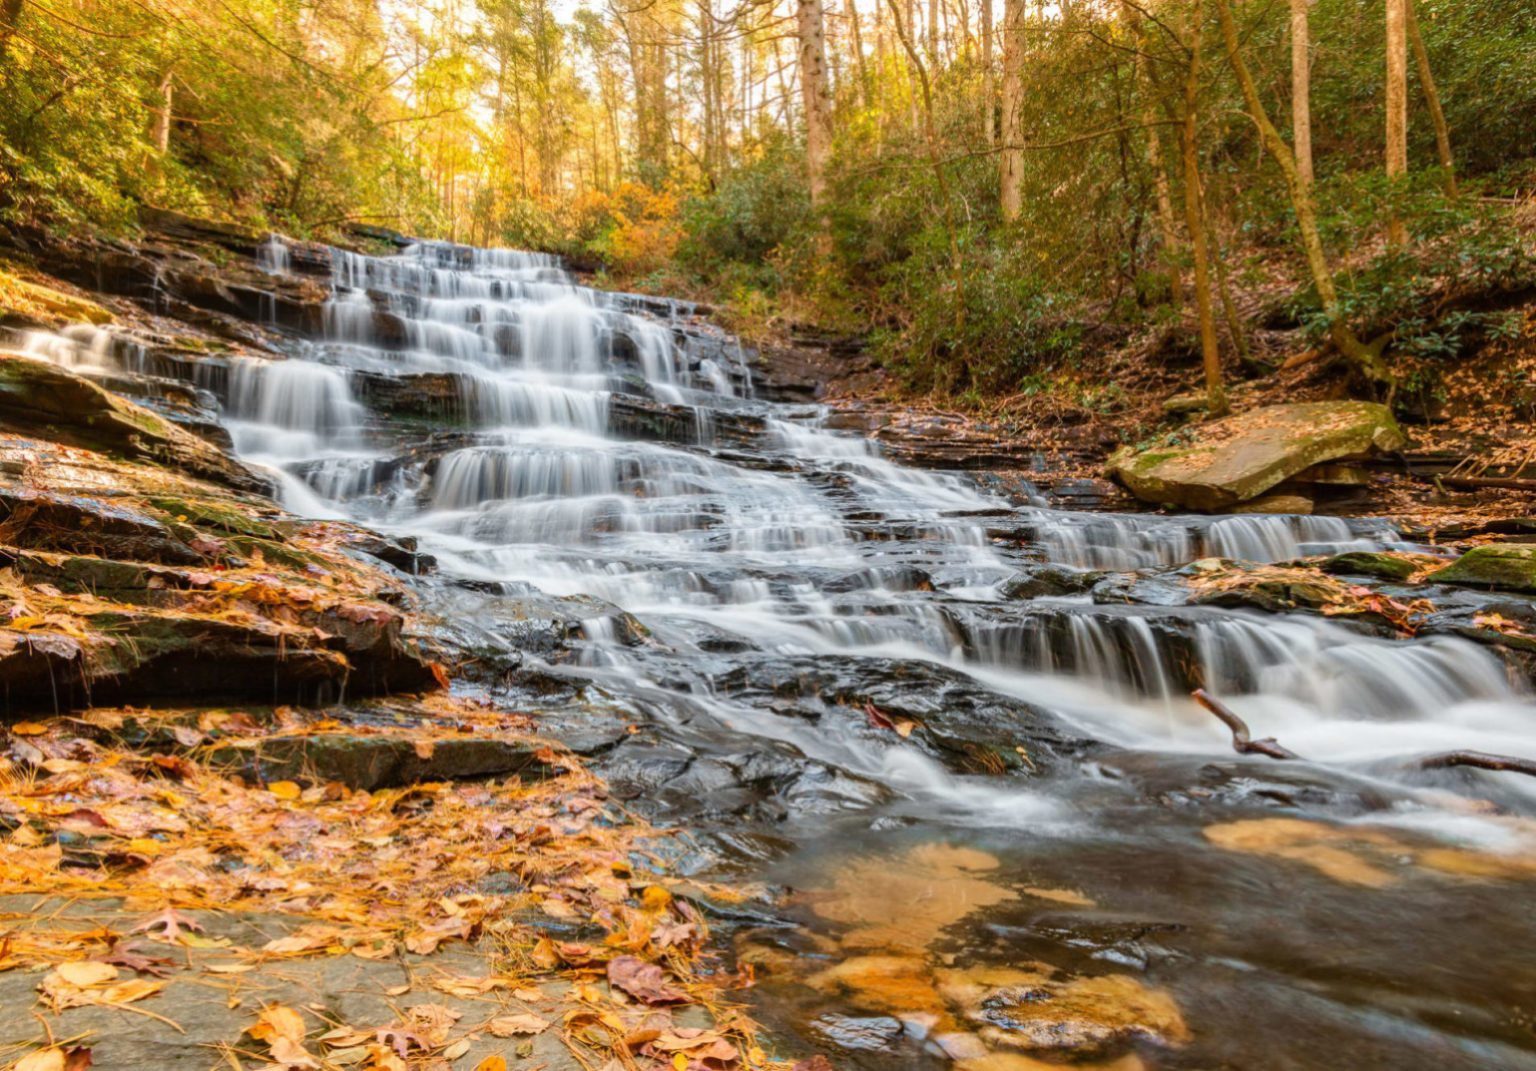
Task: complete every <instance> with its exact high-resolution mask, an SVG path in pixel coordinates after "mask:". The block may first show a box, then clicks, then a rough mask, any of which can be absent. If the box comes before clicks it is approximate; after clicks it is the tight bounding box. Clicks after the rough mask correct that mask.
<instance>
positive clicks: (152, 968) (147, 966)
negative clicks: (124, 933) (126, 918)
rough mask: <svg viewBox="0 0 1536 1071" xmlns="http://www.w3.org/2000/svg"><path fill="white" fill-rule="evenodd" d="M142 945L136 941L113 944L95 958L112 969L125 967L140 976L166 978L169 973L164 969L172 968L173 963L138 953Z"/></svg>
mask: <svg viewBox="0 0 1536 1071" xmlns="http://www.w3.org/2000/svg"><path fill="white" fill-rule="evenodd" d="M142 947H143V945H141V944H139V942H137V941H130V942H128V943H127V944H121V943H120V944H115V945H113V946H112V948H111V949H110V950H109V951H106V952H103V953H102V954H101V955H99V956H97V957H95V959H96V961H97V962H99V963H110V964H112V965H113V966H114V967H127V968H128V969H129V970H130V971H138V972H139V973H140V974H150V975H154V976H155V977H156V978H168V977H170V972H169V971H167V970H166V969H165V968H166V967H169V966H174V964H175V961H174V960H169V959H166V958H165V957H164V956H147V955H145V954H144V953H142V952H140V951H138V949H140V948H142Z"/></svg>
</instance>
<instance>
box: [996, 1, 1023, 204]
mask: <svg viewBox="0 0 1536 1071" xmlns="http://www.w3.org/2000/svg"><path fill="white" fill-rule="evenodd" d="M1026 3H1027V0H1004V4H1003V122H1002V129H1001V130H1000V131H999V138H1000V140H1001V141H1002V143H1003V147H1002V152H1000V153H999V154H998V157H997V169H998V184H999V186H1000V187H1001V191H1002V192H1001V197H1000V204H1001V207H1002V212H1003V218H1004V219H1005V220H1008V221H1009V222H1010V223H1011V222H1012V221H1014V220H1016V219H1018V218H1019V212H1020V211H1022V209H1023V207H1024V204H1023V200H1022V197H1023V185H1024V130H1023V127H1024V17H1025V12H1026Z"/></svg>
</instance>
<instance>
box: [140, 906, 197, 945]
mask: <svg viewBox="0 0 1536 1071" xmlns="http://www.w3.org/2000/svg"><path fill="white" fill-rule="evenodd" d="M157 929H158V930H160V933H159V934H158V935H156V934H155V932H154V931H155V930H157ZM202 929H204V926H203V924H202V923H201V922H198V921H197V920H196V919H194V918H190V917H189V916H187V915H183V914H182V913H181V912H180V911H177V910H176V909H175V908H174V907H171V906H170V905H169V904H167V905H166V906H165V909H164V910H163V911H157V912H156V913H155V914H153V915H150V916H148V917H146V918H143V919H140V920H139V922H138V924H137V925H136V926H134V928H133V929H132V930H131V931H130V932H132V933H147V934H149V935H150V937H152V938H153V937H156V936H159V937H160V938H162V939H164V940H166V941H175V940H177V939H178V938H180V937H181V936H182V935H183V932H184V931H187V932H190V931H193V930H198V931H201V930H202Z"/></svg>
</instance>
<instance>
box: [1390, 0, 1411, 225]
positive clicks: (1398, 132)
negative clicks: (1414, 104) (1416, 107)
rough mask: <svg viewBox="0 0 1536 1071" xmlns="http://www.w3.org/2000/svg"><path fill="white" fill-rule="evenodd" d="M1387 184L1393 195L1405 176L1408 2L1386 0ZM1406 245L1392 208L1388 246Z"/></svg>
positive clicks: (1400, 222) (1395, 213) (1401, 218)
mask: <svg viewBox="0 0 1536 1071" xmlns="http://www.w3.org/2000/svg"><path fill="white" fill-rule="evenodd" d="M1386 12H1387V91H1386V100H1387V152H1386V156H1387V182H1388V183H1389V184H1390V185H1392V186H1393V187H1394V190H1393V192H1394V194H1395V193H1396V192H1397V189H1396V188H1397V187H1399V186H1400V184H1401V183H1402V181H1403V179H1404V178H1405V177H1406V176H1407V174H1408V0H1387V3H1386ZM1407 243H1408V232H1407V230H1406V229H1405V228H1404V227H1403V217H1402V215H1401V214H1400V213H1399V212H1398V211H1397V209H1396V208H1395V207H1394V208H1393V209H1392V211H1391V214H1390V215H1389V216H1388V218H1387V244H1388V245H1390V246H1392V247H1393V248H1394V249H1401V248H1403V246H1405V245H1406V244H1407Z"/></svg>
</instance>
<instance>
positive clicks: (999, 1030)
mask: <svg viewBox="0 0 1536 1071" xmlns="http://www.w3.org/2000/svg"><path fill="white" fill-rule="evenodd" d="M939 991H940V992H941V993H943V994H944V996H945V997H946V998H947V999H948V1000H949V1001H950V1002H951V1003H952V1004H954V1005H956V1006H958V1007H960V1008H963V1009H964V1012H963V1015H964V1017H965V1018H966V1019H968V1020H969V1021H971V1022H972V1023H974V1024H976V1025H977V1027H979V1031H978V1032H979V1033H980V1035H981V1037H982V1039H983V1040H984V1041H986V1042H988V1043H989V1044H992V1045H995V1046H999V1047H1006V1048H1012V1049H1023V1050H1025V1051H1030V1052H1048V1053H1059V1054H1062V1055H1067V1054H1072V1055H1085V1056H1086V1055H1094V1054H1100V1053H1110V1052H1115V1051H1118V1050H1120V1049H1123V1048H1126V1047H1129V1046H1130V1045H1133V1044H1135V1043H1138V1042H1151V1043H1153V1044H1158V1045H1164V1046H1177V1045H1182V1044H1184V1043H1185V1042H1187V1041H1189V1039H1190V1032H1189V1028H1188V1027H1187V1026H1186V1025H1185V1023H1184V1017H1183V1016H1182V1015H1181V1014H1180V1012H1179V1008H1178V1005H1177V1004H1175V1003H1174V1001H1173V998H1172V997H1170V996H1169V995H1168V994H1167V993H1165V992H1163V991H1162V990H1158V989H1151V988H1148V987H1146V986H1144V985H1142V984H1141V983H1140V982H1139V981H1137V980H1136V979H1134V978H1131V977H1129V976H1126V975H1102V976H1097V977H1088V978H1072V979H1066V978H1061V977H1058V976H1057V975H1056V972H1055V971H1053V970H1052V969H1051V968H1049V967H1046V966H1044V965H1040V966H1038V967H1036V968H1024V969H1007V968H975V969H972V970H969V971H943V972H940V985H939Z"/></svg>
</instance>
